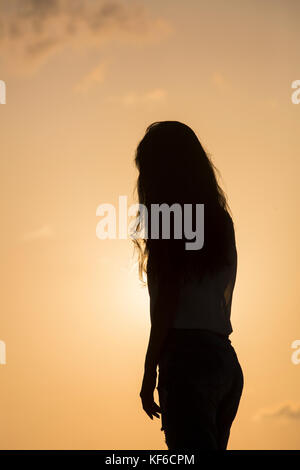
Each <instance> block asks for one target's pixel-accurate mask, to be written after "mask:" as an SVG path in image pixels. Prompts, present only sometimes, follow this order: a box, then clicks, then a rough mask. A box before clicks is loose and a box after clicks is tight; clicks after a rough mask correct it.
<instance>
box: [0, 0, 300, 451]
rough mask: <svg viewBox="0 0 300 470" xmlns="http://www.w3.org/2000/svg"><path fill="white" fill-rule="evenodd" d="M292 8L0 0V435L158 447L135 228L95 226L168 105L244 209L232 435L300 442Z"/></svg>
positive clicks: (203, 0)
mask: <svg viewBox="0 0 300 470" xmlns="http://www.w3.org/2000/svg"><path fill="white" fill-rule="evenodd" d="M299 17H300V2H299V1H298V0H243V1H241V0H226V1H225V0H210V1H208V0H189V1H183V0H181V1H180V0H163V1H162V0H160V1H158V0H123V1H121V0H116V1H115V0H107V1H93V0H85V1H83V0H60V1H59V0H56V1H54V0H36V1H34V0H10V1H9V2H7V1H5V0H0V80H4V81H5V83H6V104H3V105H2V104H1V105H0V129H1V140H0V152H1V159H0V164H1V171H0V178H1V184H0V191H1V198H0V205H1V206H0V207H1V220H2V230H1V246H0V249H1V271H0V272H1V297H0V298H1V309H0V340H2V341H4V342H5V344H6V355H7V357H6V360H7V363H6V364H5V365H0V423H1V424H0V447H1V449H166V444H165V442H164V435H163V433H162V432H161V431H160V427H161V423H160V421H159V420H157V419H154V421H151V420H150V419H149V417H148V416H147V415H146V414H145V412H144V411H143V409H142V407H141V402H140V397H139V392H140V386H141V381H142V377H143V367H144V358H145V352H146V348H147V343H148V335H149V330H150V316H149V299H148V291H147V289H146V288H143V287H142V286H141V284H140V282H139V280H138V274H137V269H136V266H135V261H136V259H135V258H133V245H132V242H131V241H130V240H129V239H127V240H99V239H98V238H97V237H96V225H97V223H98V221H99V217H96V209H97V207H98V206H99V204H102V203H111V204H115V205H116V207H117V204H118V198H119V196H120V195H127V196H128V204H129V205H130V204H132V203H133V202H137V200H136V196H135V194H134V193H133V190H134V186H135V182H136V177H137V171H136V169H135V168H134V164H133V159H134V152H135V149H136V146H137V144H138V142H139V141H140V139H141V138H142V137H143V135H144V132H145V129H146V127H147V126H148V125H149V124H150V123H152V122H153V121H162V120H178V121H181V122H183V123H185V124H187V125H189V126H190V127H191V128H192V129H193V130H194V131H195V132H196V134H197V136H198V137H199V140H200V141H201V143H202V145H203V146H204V148H205V149H206V150H207V151H208V153H209V154H210V155H211V157H212V160H213V162H214V163H215V165H216V167H217V168H218V169H219V171H220V173H221V179H220V184H221V185H222V187H223V188H224V190H225V192H226V194H227V196H228V202H229V205H230V207H231V209H232V214H233V220H234V223H235V228H236V244H237V251H238V272H237V280H236V287H235V291H234V297H233V302H232V325H233V330H234V331H233V333H232V335H231V337H230V339H231V341H232V344H233V346H234V347H235V349H236V352H237V354H238V357H239V360H240V363H241V365H242V368H243V371H244V378H245V385H244V392H243V396H242V400H241V404H240V409H239V412H238V415H237V418H236V421H235V422H234V424H233V427H232V431H231V438H230V441H229V447H228V448H229V449H300V440H299V425H300V399H299V391H300V364H299V365H295V364H293V363H292V361H291V356H292V352H293V350H292V348H291V344H292V342H293V341H294V340H297V339H300V315H299V313H300V296H299V285H300V284H299V281H300V276H299V272H300V271H299V261H300V259H299V258H300V257H299V251H300V250H299V238H300V224H299V219H298V214H299V203H300V191H299V181H298V178H299V173H300V163H299V135H300V134H299V127H300V104H298V105H297V104H293V103H292V100H291V95H292V92H293V90H292V88H291V84H292V82H293V81H294V80H297V79H298V80H299V79H300V67H299V64H300V60H299V59H300V53H299V43H300V30H299ZM155 394H156V392H155ZM156 398H157V394H156ZM181 405H182V406H184V403H183V404H180V406H181Z"/></svg>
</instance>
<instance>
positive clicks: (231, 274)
mask: <svg viewBox="0 0 300 470" xmlns="http://www.w3.org/2000/svg"><path fill="white" fill-rule="evenodd" d="M229 251H230V253H229V259H230V263H229V264H228V265H226V266H224V267H222V268H221V269H220V270H219V271H218V272H217V273H216V274H214V275H212V274H205V275H204V276H203V278H202V279H201V280H197V279H193V280H191V281H189V282H186V283H185V284H184V285H183V286H182V287H181V289H180V292H179V300H178V303H177V308H176V311H175V312H174V313H175V315H174V321H173V324H172V326H171V328H191V329H195V328H200V329H205V330H209V331H212V332H215V333H218V334H221V335H225V336H228V335H230V334H231V333H232V331H233V330H232V325H231V321H230V316H231V305H232V296H233V290H234V286H235V281H236V273H237V250H236V243H235V234H234V228H233V223H232V220H231V237H230V248H229ZM148 290H149V295H150V315H151V318H152V310H153V306H154V302H155V296H156V294H157V285H156V283H155V282H153V280H151V277H149V278H148Z"/></svg>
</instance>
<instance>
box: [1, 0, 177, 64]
mask: <svg viewBox="0 0 300 470" xmlns="http://www.w3.org/2000/svg"><path fill="white" fill-rule="evenodd" d="M171 30H172V28H171V26H170V24H169V23H168V22H167V21H166V20H164V19H163V18H160V17H155V18H153V17H151V15H150V14H149V12H148V10H147V9H146V8H145V7H144V6H143V5H141V4H140V3H139V2H138V1H137V0H130V1H126V2H122V1H121V0H98V1H94V0H10V1H9V2H8V1H7V0H0V53H1V60H4V65H8V64H9V65H10V66H11V68H12V69H17V70H18V72H20V71H21V70H22V68H24V67H26V68H27V70H28V69H29V70H31V71H32V70H34V69H36V68H37V67H38V66H39V65H41V63H43V62H45V61H46V60H47V59H48V58H49V57H50V56H51V55H53V54H55V53H57V52H59V51H60V50H62V49H63V48H65V47H66V46H70V47H72V48H75V49H86V47H89V46H99V45H102V44H103V43H104V42H106V41H108V40H110V39H118V40H122V41H124V40H126V41H133V42H138V43H139V44H140V43H141V42H143V41H146V42H147V41H149V40H150V41H157V40H160V39H161V38H162V37H164V36H165V35H166V34H169V32H170V31H171ZM2 65H3V63H2Z"/></svg>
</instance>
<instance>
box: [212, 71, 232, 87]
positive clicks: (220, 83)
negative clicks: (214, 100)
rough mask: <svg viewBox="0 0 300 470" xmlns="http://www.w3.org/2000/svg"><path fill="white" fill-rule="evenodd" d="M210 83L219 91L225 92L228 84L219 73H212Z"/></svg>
mask: <svg viewBox="0 0 300 470" xmlns="http://www.w3.org/2000/svg"><path fill="white" fill-rule="evenodd" d="M211 79H212V82H213V84H214V85H215V87H216V88H217V89H218V90H219V91H225V90H227V89H228V82H227V80H226V79H225V77H224V75H223V74H222V73H219V72H215V73H213V75H212V77H211Z"/></svg>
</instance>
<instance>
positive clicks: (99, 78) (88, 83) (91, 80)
mask: <svg viewBox="0 0 300 470" xmlns="http://www.w3.org/2000/svg"><path fill="white" fill-rule="evenodd" d="M107 68H108V64H107V62H102V63H101V64H99V65H97V66H96V67H94V68H93V69H92V70H90V71H89V72H88V73H87V74H86V75H84V76H83V77H82V79H81V80H80V81H79V82H78V83H77V84H76V85H75V86H74V91H75V92H76V93H86V92H87V91H88V90H89V89H90V88H92V87H93V86H94V85H97V84H99V83H102V82H103V81H104V79H105V76H106V72H107Z"/></svg>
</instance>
